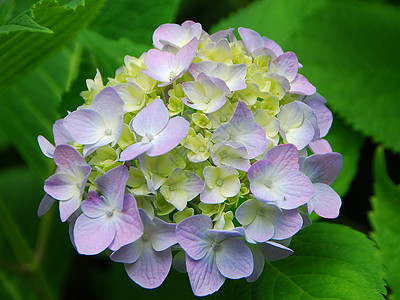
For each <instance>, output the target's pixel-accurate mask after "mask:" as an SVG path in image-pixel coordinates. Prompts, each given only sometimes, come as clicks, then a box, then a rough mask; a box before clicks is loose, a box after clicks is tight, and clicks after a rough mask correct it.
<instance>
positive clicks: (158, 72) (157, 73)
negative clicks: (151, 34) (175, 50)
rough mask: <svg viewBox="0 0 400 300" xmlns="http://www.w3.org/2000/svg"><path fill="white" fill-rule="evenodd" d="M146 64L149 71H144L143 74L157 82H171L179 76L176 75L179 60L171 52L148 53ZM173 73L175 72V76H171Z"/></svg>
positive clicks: (151, 51) (154, 50)
mask: <svg viewBox="0 0 400 300" xmlns="http://www.w3.org/2000/svg"><path fill="white" fill-rule="evenodd" d="M144 63H145V65H146V68H147V70H144V71H143V73H144V74H146V75H147V76H149V77H151V78H153V79H155V80H157V81H160V82H170V81H171V79H172V78H173V77H175V76H176V75H178V74H176V73H175V72H176V69H177V67H178V58H177V57H176V55H174V54H172V53H170V52H165V51H161V50H158V49H151V50H149V51H148V52H147V54H146V57H145V59H144ZM171 72H174V75H173V76H171V75H172V73H171Z"/></svg>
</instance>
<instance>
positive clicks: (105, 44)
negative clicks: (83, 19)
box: [78, 30, 149, 77]
mask: <svg viewBox="0 0 400 300" xmlns="http://www.w3.org/2000/svg"><path fill="white" fill-rule="evenodd" d="M78 41H79V42H80V43H82V45H83V46H84V47H85V48H86V49H87V50H88V51H89V59H90V60H91V62H92V65H93V73H94V74H95V68H98V69H100V72H101V73H102V75H103V76H114V75H115V71H116V69H117V68H119V67H120V66H122V65H123V63H124V57H125V55H131V56H137V57H139V56H140V55H141V54H142V53H143V52H145V51H147V50H149V47H148V46H145V45H142V44H138V43H135V42H132V41H131V40H129V39H127V38H120V39H119V40H112V39H109V38H106V37H104V36H102V35H101V34H99V33H97V32H94V31H91V30H85V31H83V32H82V33H81V34H80V35H79V36H78ZM93 77H94V76H93Z"/></svg>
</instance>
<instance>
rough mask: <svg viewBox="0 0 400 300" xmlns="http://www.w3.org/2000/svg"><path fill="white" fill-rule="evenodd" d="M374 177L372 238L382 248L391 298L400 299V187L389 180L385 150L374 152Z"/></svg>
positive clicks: (382, 257)
mask: <svg viewBox="0 0 400 300" xmlns="http://www.w3.org/2000/svg"><path fill="white" fill-rule="evenodd" d="M374 175H375V176H374V177H375V184H374V187H375V196H373V197H372V198H371V204H372V212H371V213H370V214H369V219H370V221H371V225H372V227H373V229H374V231H373V233H372V238H373V239H374V240H375V241H376V243H377V244H378V247H379V248H380V249H381V255H380V258H381V261H382V263H383V265H384V266H385V267H386V273H385V280H386V281H387V282H388V284H389V288H390V291H391V295H390V296H389V299H400V273H399V270H400V256H399V253H400V219H399V215H400V188H399V187H398V186H396V185H395V184H394V183H393V182H392V180H391V179H390V178H389V175H388V173H387V170H386V161H385V152H384V149H383V147H378V148H377V150H376V152H375V160H374Z"/></svg>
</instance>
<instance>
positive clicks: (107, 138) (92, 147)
mask: <svg viewBox="0 0 400 300" xmlns="http://www.w3.org/2000/svg"><path fill="white" fill-rule="evenodd" d="M111 142H115V140H113V137H112V136H111V135H105V136H103V137H102V138H101V139H100V140H98V141H97V142H96V143H94V144H89V145H85V147H83V151H82V152H83V153H82V154H83V156H84V157H87V156H88V155H90V154H92V153H93V152H94V151H95V150H96V149H97V148H100V147H103V146H105V145H108V144H110V143H111Z"/></svg>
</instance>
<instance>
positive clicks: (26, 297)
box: [0, 269, 39, 300]
mask: <svg viewBox="0 0 400 300" xmlns="http://www.w3.org/2000/svg"><path fill="white" fill-rule="evenodd" d="M0 298H1V299H9V300H38V299H39V298H38V297H37V296H36V295H35V293H34V292H33V291H32V290H31V289H30V288H29V287H27V286H26V283H25V281H23V280H22V279H21V278H20V277H18V276H16V275H10V274H7V273H6V272H4V271H2V270H1V269H0Z"/></svg>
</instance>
